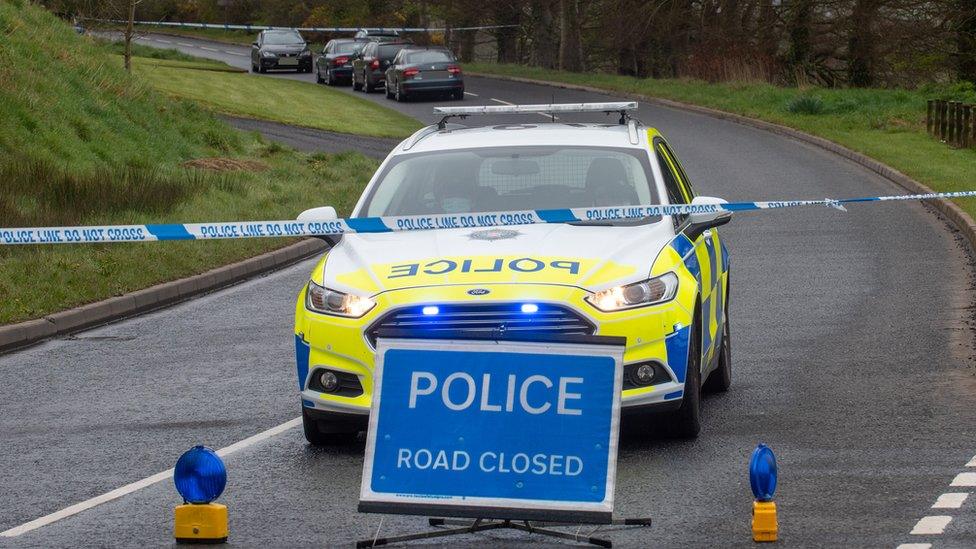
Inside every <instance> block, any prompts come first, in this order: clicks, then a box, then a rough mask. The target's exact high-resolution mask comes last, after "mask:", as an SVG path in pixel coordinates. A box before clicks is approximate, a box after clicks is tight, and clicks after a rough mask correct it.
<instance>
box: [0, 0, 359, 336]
mask: <svg viewBox="0 0 976 549" xmlns="http://www.w3.org/2000/svg"><path fill="white" fill-rule="evenodd" d="M0 36H3V37H4V43H3V47H0V82H3V85H0V119H2V120H3V121H4V123H3V124H0V191H2V192H0V226H3V227H11V226H48V225H64V224H78V225H95V224H124V223H167V222H192V221H219V220H248V219H269V218H271V219H275V218H280V219H289V218H294V217H295V215H296V214H298V213H299V212H300V211H302V210H304V209H306V208H308V207H310V206H316V205H325V204H334V205H335V206H336V207H337V209H338V210H339V211H341V212H344V213H348V212H349V210H350V209H351V207H352V205H353V203H354V202H355V200H356V198H357V197H358V195H359V192H360V190H361V188H362V186H363V184H364V183H365V181H364V180H363V179H362V174H364V173H366V174H368V173H372V171H373V170H375V168H376V165H377V162H376V161H374V160H372V159H369V158H367V157H365V156H362V155H359V154H353V153H348V154H340V155H325V154H316V155H306V154H300V153H296V152H294V151H291V150H288V149H285V148H284V147H281V146H279V145H277V144H274V143H270V144H269V143H266V142H264V141H263V140H262V139H261V138H260V136H258V135H256V134H247V133H240V132H237V131H235V130H233V129H231V128H230V127H228V126H227V125H226V124H224V123H222V122H221V121H219V120H218V119H216V118H215V117H214V116H213V115H212V114H211V113H210V112H209V111H207V110H205V109H203V108H201V107H200V106H199V105H197V104H196V103H194V102H191V101H187V100H184V99H172V98H169V97H166V95H164V94H160V93H158V92H157V91H156V90H155V89H154V86H153V85H152V80H151V78H150V77H148V76H146V75H145V73H146V72H152V71H158V70H171V71H179V72H181V73H185V74H183V78H184V79H187V80H186V81H191V80H192V77H191V76H190V75H199V76H200V77H201V78H205V77H206V76H207V75H214V74H221V75H223V74H227V75H231V76H233V75H232V74H230V73H222V72H215V71H214V70H212V69H213V67H212V66H211V65H210V64H208V63H205V64H204V65H206V67H207V68H208V70H197V69H199V68H201V66H200V65H199V63H200V62H199V61H195V60H186V59H183V58H180V57H179V56H177V55H173V54H164V57H165V58H164V59H156V60H145V59H144V60H143V61H142V67H141V68H137V71H136V74H135V75H129V74H126V73H125V72H124V71H123V70H122V69H121V62H120V60H119V59H118V58H113V56H112V55H111V53H110V52H107V51H105V49H104V48H103V46H100V45H99V44H96V43H95V42H94V41H92V40H90V39H87V38H83V37H79V36H77V35H76V34H75V33H74V32H73V30H72V29H71V28H70V27H68V26H67V25H66V24H64V22H62V21H60V20H58V19H57V18H55V17H54V16H53V15H51V14H50V13H49V12H47V11H45V10H44V9H42V8H39V7H37V6H35V5H33V4H32V3H29V2H26V1H23V0H14V1H12V2H10V1H8V2H0ZM174 64H176V66H175V67H174V66H173V65H174ZM137 67H139V61H137ZM191 69H193V70H191ZM239 76H246V75H239ZM252 80H262V81H263V80H270V79H257V78H253V79H252ZM308 87H310V88H314V86H312V85H308ZM350 128H352V129H355V126H354V125H353V126H350ZM289 243H290V242H289V241H286V240H281V239H255V240H240V241H203V242H162V243H147V244H116V245H112V244H101V245H70V246H24V247H18V246H0V324H5V323H10V322H17V321H20V320H27V319H31V318H37V317H40V316H43V315H45V314H48V313H52V312H55V311H59V310H63V309H66V308H70V307H73V306H77V305H81V304H84V303H89V302H92V301H97V300H100V299H104V298H107V297H112V296H115V295H119V294H122V293H125V292H129V291H133V290H136V289H140V288H144V287H147V286H150V285H153V284H157V283H160V282H164V281H168V280H173V279H177V278H182V277H185V276H189V275H192V274H197V273H200V272H203V271H206V270H208V269H211V268H214V267H218V266H220V265H224V264H227V263H229V262H234V261H238V260H241V259H244V258H247V257H251V256H254V255H257V254H260V253H263V252H266V251H269V250H272V249H275V248H279V247H282V246H285V245H287V244H289Z"/></svg>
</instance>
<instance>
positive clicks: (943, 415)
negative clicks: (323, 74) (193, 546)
mask: <svg viewBox="0 0 976 549" xmlns="http://www.w3.org/2000/svg"><path fill="white" fill-rule="evenodd" d="M160 40H168V41H170V44H167V43H162V42H160ZM149 43H150V44H152V45H161V46H170V47H172V46H177V47H179V48H181V49H184V50H185V51H188V52H189V53H193V54H195V55H200V56H206V57H214V58H220V59H224V60H228V61H233V62H234V64H237V65H240V64H241V63H243V64H244V65H245V66H246V64H247V58H246V57H242V56H240V55H238V54H239V53H240V49H239V48H235V47H233V46H230V47H228V46H223V45H215V44H212V43H207V42H200V41H196V40H190V39H183V38H170V37H151V40H150V41H149ZM181 44H182V45H181ZM201 47H206V48H209V50H205V49H201ZM210 50H215V51H210ZM228 52H236V53H228ZM254 77H255V78H259V76H254ZM285 77H290V78H303V79H309V80H311V76H310V75H287V76H285ZM467 86H468V91H469V92H471V93H472V94H473V95H470V96H468V97H466V101H465V102H464V103H465V104H499V103H500V102H502V101H507V102H522V103H534V102H546V101H550V100H552V99H555V100H556V101H587V100H590V101H601V100H606V99H608V97H606V96H603V95H600V94H591V93H582V92H573V91H566V90H561V89H556V88H550V87H544V86H529V85H522V84H513V83H507V82H502V81H496V80H491V79H484V78H468V79H467ZM349 93H353V92H351V91H350V92H349ZM475 94H476V95H475ZM369 97H370V99H371V100H375V101H378V102H381V103H384V104H387V105H389V106H390V107H393V108H397V109H400V110H403V111H404V112H406V113H408V114H412V115H414V116H417V117H418V118H419V119H421V120H424V121H433V118H434V117H433V116H432V115H431V114H430V107H431V105H432V103H422V102H417V103H407V104H396V103H393V102H387V101H386V100H385V99H384V98H383V96H382V94H376V95H372V96H369ZM455 104H456V103H455ZM639 117H640V118H641V119H642V120H643V121H644V122H645V123H648V124H650V125H654V126H657V127H658V128H660V129H661V130H662V131H663V132H664V133H665V134H666V135H667V136H669V138H670V140H671V141H672V143H673V145H674V146H675V148H676V149H677V152H678V154H679V155H680V156H681V158H682V160H683V162H684V164H685V167H686V169H687V171H688V172H689V175H690V176H691V178H692V179H693V181H694V182H695V184H696V187H697V189H698V191H699V192H700V193H704V194H710V195H716V196H721V197H724V198H727V199H730V200H754V199H781V198H783V199H785V198H823V197H846V196H856V195H874V194H890V193H896V192H900V191H899V190H898V189H896V188H895V187H894V186H893V185H892V184H890V183H889V182H887V181H886V180H883V179H881V178H879V177H877V176H875V175H873V174H871V173H869V172H867V171H865V170H863V169H861V168H859V167H857V166H855V165H854V164H851V163H849V162H847V161H845V160H842V159H840V158H838V157H836V156H833V155H831V154H829V153H827V152H824V151H822V150H819V149H816V148H813V147H811V146H808V145H805V144H802V143H798V142H795V141H792V140H789V139H785V138H782V137H779V136H774V135H772V134H768V133H765V132H762V131H759V130H755V129H751V128H747V127H743V126H739V125H736V124H733V123H730V122H726V121H720V120H715V119H712V118H708V117H704V116H700V115H695V114H688V113H684V112H680V111H676V110H671V109H665V108H659V107H648V106H642V107H641V110H640V113H639ZM580 119H593V117H574V120H580ZM486 122H489V123H495V121H494V120H487V121H486ZM537 122H539V123H546V121H545V120H543V119H542V118H541V117H540V118H539V120H537ZM277 130H282V128H277ZM296 131H297V130H296ZM285 133H287V131H286V132H285ZM292 137H294V136H292ZM315 205H318V204H309V206H315ZM296 213H297V212H296ZM722 230H723V232H724V234H725V235H726V238H727V239H728V242H729V243H730V249H731V253H732V263H733V271H734V274H733V289H732V295H733V303H732V309H731V320H732V329H733V332H734V335H733V341H734V347H733V356H734V359H733V361H734V381H733V388H732V390H731V391H730V392H729V393H727V394H725V395H721V396H712V397H708V398H706V399H705V402H704V429H703V431H702V433H701V435H700V437H699V438H698V439H697V440H695V441H691V442H675V441H670V440H653V441H640V440H629V439H626V440H624V441H623V443H622V449H621V452H620V460H619V466H618V484H617V486H618V489H617V504H616V512H617V514H618V515H620V516H634V515H641V516H643V515H649V516H652V517H653V518H654V521H655V522H654V525H653V526H652V527H651V528H647V529H623V528H608V529H604V535H606V536H607V537H609V538H611V539H612V540H613V541H614V542H615V543H617V544H618V545H620V546H641V547H644V546H658V547H714V546H751V545H752V543H751V541H750V535H749V520H750V511H751V494H750V492H749V487H748V476H747V462H748V458H749V454H750V452H751V450H752V448H753V447H754V446H755V444H756V443H757V442H760V441H762V442H765V443H767V444H768V445H770V446H771V447H772V448H773V449H774V450H776V452H777V456H778V459H779V465H780V473H781V474H780V484H779V489H778V491H777V498H776V499H777V503H778V506H779V509H780V529H781V542H780V545H781V546H789V547H885V546H887V547H894V546H897V545H898V544H901V543H909V542H914V543H931V544H932V546H933V547H937V548H942V547H973V546H974V545H976V517H974V513H973V511H974V505H976V503H974V499H976V498H973V497H969V498H968V499H966V500H965V501H964V502H963V503H962V505H961V508H958V509H952V508H949V509H931V508H930V507H931V506H932V505H933V504H934V503H935V502H936V499H937V498H939V496H940V495H942V494H944V493H948V492H955V493H968V492H971V491H973V488H971V487H965V486H963V487H950V483H952V482H953V479H954V478H956V476H957V475H958V474H959V473H964V472H967V469H968V472H976V462H974V464H973V466H971V467H968V468H967V466H966V465H967V463H968V462H970V459H971V458H973V455H974V454H976V437H974V435H976V377H974V371H976V370H974V363H973V360H972V356H973V352H972V350H973V341H974V337H973V335H974V334H973V326H972V310H973V304H974V286H973V272H974V271H973V265H972V264H971V261H970V257H969V255H968V254H967V252H966V251H965V250H964V249H963V247H962V246H961V244H960V243H959V239H958V238H957V237H956V236H954V235H953V232H952V231H951V230H950V229H949V228H948V226H947V225H946V223H945V222H944V221H942V220H941V219H939V218H938V217H937V216H936V215H935V214H933V213H932V212H930V211H928V210H927V209H925V208H924V207H923V206H920V205H918V204H908V203H904V204H876V205H869V206H861V207H859V206H856V205H855V206H852V207H851V208H850V211H849V212H848V213H842V212H838V211H835V210H830V209H800V210H792V211H783V212H768V213H762V214H752V215H749V214H741V215H739V216H737V218H736V219H735V220H734V221H733V223H732V224H731V225H729V226H728V227H727V228H723V229H722ZM200 245H201V246H206V245H209V243H207V242H201V243H200ZM309 269H310V263H309V262H306V263H303V264H299V265H296V266H294V267H291V268H288V269H285V270H283V271H280V272H276V273H273V274H270V275H267V276H264V277H262V278H258V279H255V280H251V281H248V282H245V283H243V284H240V285H238V286H235V287H232V288H229V289H226V290H222V291H220V292H217V293H214V294H211V295H208V296H205V297H202V298H199V299H196V300H193V301H190V302H186V303H183V304H180V305H177V306H175V307H172V308H169V309H165V310H162V311H158V312H155V313H152V314H149V315H145V316H141V317H138V318H134V319H130V320H126V321H123V322H119V323H117V324H114V325H110V326H107V327H102V328H99V329H95V330H91V331H88V332H85V333H83V334H80V335H78V336H76V337H72V338H65V339H59V340H54V341H50V342H47V343H44V344H41V345H38V346H36V347H33V348H30V349H27V350H24V351H20V352H17V353H12V354H8V355H4V356H0V387H2V389H0V396H2V398H0V402H2V414H0V440H2V442H3V451H2V452H0V501H3V502H4V505H3V508H2V511H0V531H2V530H5V529H8V528H12V527H16V526H18V525H20V524H22V523H24V522H26V521H30V520H32V519H35V518H38V517H41V516H44V515H47V514H49V513H53V512H56V511H58V510H60V509H63V508H65V507H68V506H70V505H72V504H75V503H78V502H81V501H83V500H86V499H88V498H92V497H95V496H98V495H100V494H103V493H105V492H108V491H109V490H112V489H115V488H118V487H120V486H123V485H126V484H128V483H131V482H135V481H139V480H140V479H143V478H146V477H149V476H151V475H153V474H155V473H157V472H160V471H163V470H165V469H167V468H169V467H172V465H173V463H174V462H175V460H176V458H177V457H178V455H179V454H180V452H182V451H183V450H184V449H186V448H188V447H190V446H192V445H194V444H198V443H205V444H208V445H210V446H213V447H215V448H221V447H226V446H228V445H230V444H232V443H235V442H237V441H240V440H243V439H246V438H248V437H250V436H252V435H255V434H257V433H259V432H262V431H264V430H266V429H269V428H272V427H275V426H277V425H280V424H282V423H285V422H287V421H289V420H292V419H293V418H295V417H297V415H298V412H299V403H298V399H297V395H296V394H295V379H294V378H295V370H294V365H293V357H292V354H293V347H292V345H293V344H292V339H291V331H290V330H291V323H292V314H293V305H294V303H293V299H294V297H295V295H296V294H297V292H298V290H299V287H300V286H301V285H302V284H303V282H304V281H305V280H306V277H307V275H308V271H309ZM227 464H228V469H229V483H228V487H227V491H226V494H225V496H224V497H222V498H221V501H222V502H223V503H225V504H227V505H228V506H229V508H230V512H231V542H232V543H233V544H234V545H238V546H248V547H250V546H255V547H257V546H282V547H285V546H287V547H294V546H323V545H324V546H334V545H338V544H342V543H344V542H347V541H350V540H353V539H356V538H360V537H367V536H370V535H372V534H373V533H374V532H375V531H376V528H377V527H378V526H379V525H380V517H379V516H364V515H360V514H358V513H357V512H356V510H355V509H356V500H357V494H358V487H359V477H360V468H361V465H362V444H361V443H359V444H354V445H350V446H347V447H340V448H334V449H328V450H321V449H314V448H311V447H309V446H307V445H306V444H305V443H304V439H303V437H302V434H301V430H300V429H298V428H291V429H286V430H284V431H283V432H281V433H280V434H277V435H275V436H271V437H269V438H267V439H264V440H261V441H258V442H255V443H253V444H250V445H248V446H247V447H246V448H244V449H241V450H240V451H238V452H236V453H234V454H233V455H230V456H228V457H227ZM177 503H179V500H178V496H177V494H176V492H175V490H174V489H173V487H172V483H171V481H169V480H167V481H164V482H161V483H158V484H154V485H151V486H149V487H147V488H145V489H142V490H138V491H135V492H133V493H131V494H129V495H126V496H123V497H121V498H119V499H116V500H114V501H111V502H109V503H106V504H104V505H100V506H97V507H94V508H92V509H88V510H86V511H83V512H81V513H79V514H76V515H73V516H70V517H68V518H65V519H63V520H59V521H56V522H53V523H51V524H48V525H46V526H43V527H41V528H38V529H36V530H34V531H31V532H28V533H26V534H24V535H22V536H20V537H16V538H8V539H5V538H2V537H0V546H8V545H10V546H17V547H20V546H39V547H41V546H43V547H61V546H65V547H67V546H76V545H86V546H134V545H149V546H158V545H169V544H170V543H171V527H172V507H173V506H174V505H176V504H177ZM930 515H931V516H947V517H951V521H950V522H949V523H948V526H946V527H945V529H944V533H942V534H915V535H912V534H910V533H909V532H910V531H912V530H913V528H920V529H921V530H924V528H923V527H924V526H925V525H927V524H929V523H930V522H933V521H932V520H931V519H929V520H928V521H926V522H923V524H919V525H916V523H917V522H918V521H919V520H920V519H922V518H923V517H926V516H930ZM934 522H939V521H938V520H935V521H934ZM423 529H425V523H424V521H423V520H422V519H420V518H410V517H402V518H401V517H386V519H385V520H384V521H383V523H382V532H383V534H384V535H390V534H394V533H405V532H409V531H414V530H423ZM935 529H936V530H938V528H935ZM584 531H588V529H585V530H584ZM463 541H464V542H466V543H469V544H471V545H477V544H486V543H489V542H490V543H494V544H506V545H513V546H516V545H529V544H536V543H539V542H540V540H539V539H537V538H530V537H526V536H524V535H521V534H491V535H490V536H477V537H466V538H463Z"/></svg>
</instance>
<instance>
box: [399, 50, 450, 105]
mask: <svg viewBox="0 0 976 549" xmlns="http://www.w3.org/2000/svg"><path fill="white" fill-rule="evenodd" d="M428 93H429V94H445V95H448V96H450V97H451V98H452V99H464V77H463V76H462V75H461V67H460V65H458V63H457V59H455V58H454V55H453V54H452V53H451V52H450V51H449V50H448V49H446V48H425V49H419V48H404V49H402V50H400V53H398V54H397V56H396V57H395V58H394V59H393V63H392V64H390V67H389V68H388V69H386V97H387V99H396V100H397V101H405V100H406V99H407V98H408V97H413V96H415V95H420V94H428Z"/></svg>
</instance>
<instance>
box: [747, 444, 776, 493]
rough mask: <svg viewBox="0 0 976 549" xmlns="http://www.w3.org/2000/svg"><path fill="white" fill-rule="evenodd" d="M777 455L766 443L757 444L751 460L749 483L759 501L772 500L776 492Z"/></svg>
mask: <svg viewBox="0 0 976 549" xmlns="http://www.w3.org/2000/svg"><path fill="white" fill-rule="evenodd" d="M776 474H777V473H776V456H775V455H773V451H772V450H770V449H769V447H768V446H766V445H765V444H759V445H758V446H756V450H755V451H754V452H753V453H752V459H751V460H750V461H749V485H750V486H751V487H752V495H754V496H755V497H756V499H757V500H758V501H772V500H773V493H775V492H776Z"/></svg>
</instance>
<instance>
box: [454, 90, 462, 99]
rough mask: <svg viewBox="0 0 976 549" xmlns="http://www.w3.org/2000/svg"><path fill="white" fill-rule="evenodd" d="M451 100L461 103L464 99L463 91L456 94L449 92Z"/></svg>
mask: <svg viewBox="0 0 976 549" xmlns="http://www.w3.org/2000/svg"><path fill="white" fill-rule="evenodd" d="M451 98H452V99H454V100H456V101H461V100H463V99H464V90H458V91H456V92H451Z"/></svg>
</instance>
